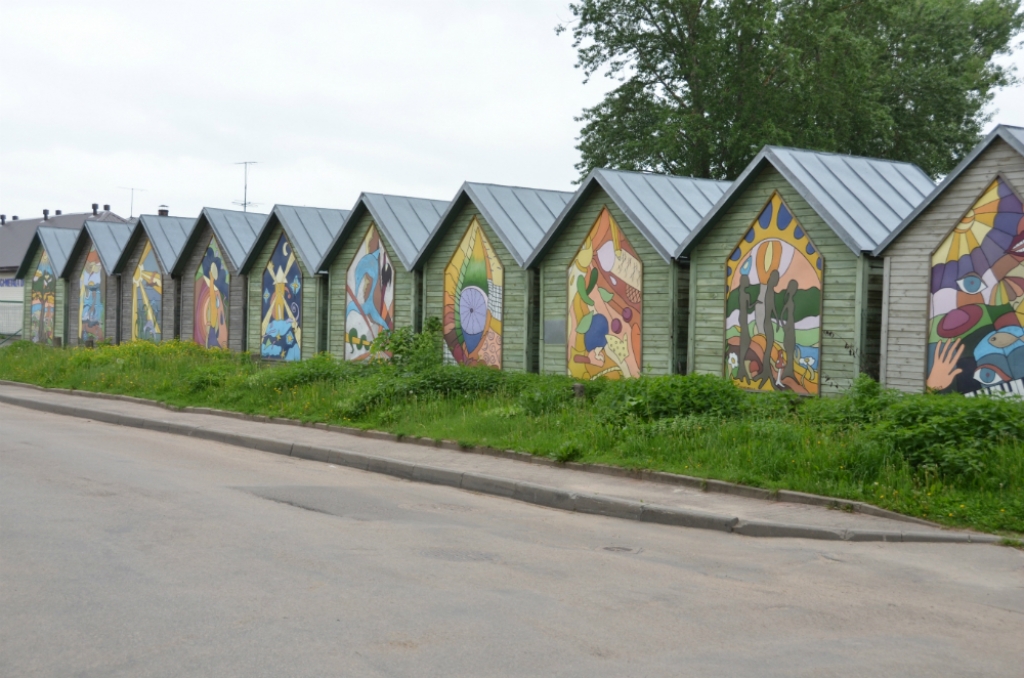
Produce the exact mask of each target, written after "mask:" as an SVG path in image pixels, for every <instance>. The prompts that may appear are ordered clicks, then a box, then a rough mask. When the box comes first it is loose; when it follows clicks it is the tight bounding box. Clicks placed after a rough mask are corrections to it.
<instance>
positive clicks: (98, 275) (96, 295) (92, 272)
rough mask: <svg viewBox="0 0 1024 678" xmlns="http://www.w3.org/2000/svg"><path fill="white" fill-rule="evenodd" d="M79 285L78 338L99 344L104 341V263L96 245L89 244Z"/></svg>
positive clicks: (83, 341)
mask: <svg viewBox="0 0 1024 678" xmlns="http://www.w3.org/2000/svg"><path fill="white" fill-rule="evenodd" d="M78 286H79V287H78V339H79V341H81V342H82V343H83V344H84V343H85V342H87V341H94V342H96V343H97V344H98V343H99V342H101V341H103V325H104V317H103V265H102V264H101V263H100V254H99V252H97V251H96V245H92V244H90V245H89V253H88V254H87V255H86V256H85V265H84V266H83V267H82V276H81V277H80V278H79V280H78Z"/></svg>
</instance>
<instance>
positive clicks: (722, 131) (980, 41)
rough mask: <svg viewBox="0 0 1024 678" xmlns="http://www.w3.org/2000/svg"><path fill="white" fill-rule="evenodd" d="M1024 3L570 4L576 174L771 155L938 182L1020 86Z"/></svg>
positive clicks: (715, 172)
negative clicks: (577, 73) (868, 160)
mask: <svg viewBox="0 0 1024 678" xmlns="http://www.w3.org/2000/svg"><path fill="white" fill-rule="evenodd" d="M1020 3H1021V0H580V1H578V2H572V3H571V4H570V10H571V12H572V14H573V16H574V20H573V21H572V22H571V24H570V26H569V27H566V26H559V27H558V29H557V30H558V31H559V32H562V31H566V30H571V33H572V36H573V39H574V42H573V46H574V47H575V48H576V49H577V52H578V63H577V67H578V68H580V69H582V70H583V72H584V74H585V78H586V80H589V79H590V78H591V77H593V76H594V75H595V74H602V73H603V74H604V75H607V76H608V77H610V78H614V79H617V80H618V81H619V83H620V84H619V85H618V86H617V87H616V88H615V89H614V90H613V91H611V92H610V93H609V94H608V95H607V96H605V98H604V100H602V101H601V102H600V103H599V104H597V105H596V106H594V107H593V108H588V109H585V110H584V111H583V114H582V115H581V116H580V117H579V118H578V120H579V121H580V122H582V123H584V125H583V129H582V132H581V136H580V139H579V145H578V148H579V150H580V152H581V156H582V160H581V162H580V163H579V164H578V165H577V168H578V169H580V170H581V171H582V172H584V173H586V172H588V171H589V170H591V169H592V168H594V167H614V168H619V169H633V170H652V171H658V172H667V173H671V174H680V175H689V176H696V177H708V178H735V177H736V175H738V174H739V173H740V172H741V171H742V170H743V168H744V167H745V166H746V165H747V163H749V162H750V160H751V159H752V158H753V157H754V155H756V154H757V152H758V151H759V150H760V149H761V147H762V146H764V145H765V144H777V145H785V146H797V147H802V148H813V149H817V150H823V151H834V152H839V153H850V154H856V155H868V156H874V157H881V158H891V159H894V160H905V161H908V162H913V163H916V164H917V165H920V166H921V167H922V168H923V169H924V170H925V171H926V172H928V173H929V174H932V175H939V174H943V173H945V172H948V171H949V170H950V169H951V168H952V167H953V166H954V165H955V164H956V163H957V162H958V161H959V160H960V159H961V158H962V157H963V156H964V155H965V154H966V152H967V151H968V150H969V149H970V148H971V147H973V146H974V145H975V144H976V143H977V142H978V140H979V138H980V135H981V130H982V128H983V126H984V125H985V124H986V123H987V122H988V120H989V116H987V115H986V113H985V109H986V105H987V104H988V103H989V102H990V101H991V99H992V96H993V94H994V92H995V91H996V90H997V89H998V88H1000V87H1004V86H1008V85H1011V84H1014V83H1015V82H1016V79H1015V72H1014V69H1013V68H1004V67H1001V66H999V65H997V64H995V63H994V62H993V57H995V56H997V55H1004V54H1010V53H1012V51H1013V49H1014V47H1015V45H1014V40H1015V38H1016V37H1017V36H1018V35H1019V34H1020V32H1021V28H1022V24H1024V14H1022V13H1021V12H1020Z"/></svg>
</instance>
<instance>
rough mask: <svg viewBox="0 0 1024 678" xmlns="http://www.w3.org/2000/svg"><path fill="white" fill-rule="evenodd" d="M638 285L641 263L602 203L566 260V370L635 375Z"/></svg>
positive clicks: (586, 375) (580, 374) (582, 375)
mask: <svg viewBox="0 0 1024 678" xmlns="http://www.w3.org/2000/svg"><path fill="white" fill-rule="evenodd" d="M643 286H644V267H643V263H642V262H641V261H640V257H639V256H638V255H637V253H636V250H634V249H633V246H632V245H631V244H630V243H629V240H628V239H627V238H626V235H625V234H624V233H623V232H622V228H621V227H620V226H619V225H618V223H616V221H615V219H614V217H612V214H611V212H609V211H608V208H607V207H605V208H603V209H602V210H601V213H600V214H599V215H598V217H597V221H595V222H594V225H593V227H591V229H590V232H589V233H587V237H586V239H585V240H584V241H583V245H582V246H581V247H580V249H579V252H577V253H576V258H575V259H573V261H572V263H571V264H569V327H568V334H567V335H566V336H567V337H568V351H569V355H568V365H569V366H568V370H569V374H570V375H571V376H573V377H576V378H577V379H588V380H591V379H598V378H600V377H606V378H609V379H624V378H628V377H638V376H640V370H641V368H642V365H643V363H642V362H641V349H642V345H641V344H642V342H641V337H642V333H643V323H642V321H643V300H644V295H643V288H644V287H643Z"/></svg>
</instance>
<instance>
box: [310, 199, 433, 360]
mask: <svg viewBox="0 0 1024 678" xmlns="http://www.w3.org/2000/svg"><path fill="white" fill-rule="evenodd" d="M373 223H374V222H373V217H372V216H371V215H370V213H369V212H365V213H364V214H363V217H362V218H361V219H360V220H359V221H358V222H356V224H355V226H354V227H353V228H351V229H350V230H349V233H348V235H346V237H345V241H344V242H343V243H342V245H341V249H340V250H339V251H338V256H336V257H335V258H334V261H332V262H331V264H330V269H329V270H330V281H331V282H330V285H331V289H330V302H329V303H330V313H329V316H328V317H329V318H330V327H329V329H328V339H327V346H328V349H327V350H329V351H330V352H331V353H332V354H333V355H334V356H335V357H337V358H339V359H343V358H344V357H345V332H346V331H347V329H348V328H347V327H346V326H345V285H346V280H347V279H348V269H349V266H351V265H352V258H353V257H355V255H356V251H357V250H358V249H359V248H360V246H362V244H363V239H364V238H365V237H366V232H367V231H368V230H369V228H370V226H371V225H372V224H373ZM377 233H378V234H379V235H380V240H381V243H383V245H384V251H385V252H387V254H388V258H390V259H391V266H392V268H393V269H394V271H395V279H394V286H395V328H396V329H397V328H399V327H414V326H415V312H416V304H415V302H414V299H415V294H416V290H415V287H416V281H415V276H414V275H413V274H412V272H411V271H406V270H405V266H403V265H402V260H401V259H399V258H398V254H397V253H396V252H395V249H394V248H393V247H392V246H391V243H390V242H389V241H388V239H387V236H386V235H385V233H384V231H383V230H382V229H381V228H380V227H379V226H378V227H377Z"/></svg>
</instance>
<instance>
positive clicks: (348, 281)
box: [345, 224, 395, 360]
mask: <svg viewBox="0 0 1024 678" xmlns="http://www.w3.org/2000/svg"><path fill="white" fill-rule="evenodd" d="M394 283H395V269H394V268H393V267H392V266H391V259H390V258H388V253H387V250H385V248H384V244H383V243H382V242H381V239H380V234H379V233H378V232H377V227H376V225H374V224H370V228H369V229H368V230H367V232H366V237H365V238H363V242H362V244H360V245H359V249H358V250H357V251H356V255H355V257H354V258H353V259H352V263H351V264H349V267H348V273H347V274H346V276H345V360H365V359H367V358H368V357H369V356H370V345H371V344H372V343H373V340H374V339H375V338H376V337H377V335H378V334H380V333H381V332H382V331H386V330H393V329H395V285H394Z"/></svg>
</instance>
